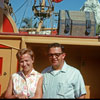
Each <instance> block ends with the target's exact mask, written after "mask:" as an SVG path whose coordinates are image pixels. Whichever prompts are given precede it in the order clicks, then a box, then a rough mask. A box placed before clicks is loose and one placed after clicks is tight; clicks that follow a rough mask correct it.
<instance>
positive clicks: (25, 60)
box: [20, 54, 34, 72]
mask: <svg viewBox="0 0 100 100" xmlns="http://www.w3.org/2000/svg"><path fill="white" fill-rule="evenodd" d="M33 62H34V61H33V59H32V58H31V56H30V55H29V54H24V55H22V57H21V60H20V66H21V67H22V68H23V71H24V72H30V71H31V70H32V68H33Z"/></svg>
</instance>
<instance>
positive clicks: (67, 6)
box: [10, 0, 86, 27]
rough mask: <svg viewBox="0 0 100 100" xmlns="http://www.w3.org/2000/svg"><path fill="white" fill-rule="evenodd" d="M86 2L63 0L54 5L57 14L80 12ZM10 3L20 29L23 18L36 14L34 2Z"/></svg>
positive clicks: (29, 0) (11, 1)
mask: <svg viewBox="0 0 100 100" xmlns="http://www.w3.org/2000/svg"><path fill="white" fill-rule="evenodd" d="M25 1H28V2H27V3H26V4H25V5H24V6H22V5H23V3H24V2H25ZM37 1H39V0H37ZM85 1H86V0H63V1H62V2H60V3H55V4H54V5H55V10H54V11H55V12H59V10H70V11H74V10H75V11H79V10H80V8H81V7H82V6H83V4H84V3H85ZM10 3H11V5H12V7H13V11H14V13H15V15H13V19H14V21H15V22H16V24H17V26H18V27H20V22H21V20H22V18H23V17H30V16H32V15H33V14H34V12H32V6H33V3H34V0H10ZM15 16H16V17H15Z"/></svg>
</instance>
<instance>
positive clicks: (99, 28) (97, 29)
mask: <svg viewBox="0 0 100 100" xmlns="http://www.w3.org/2000/svg"><path fill="white" fill-rule="evenodd" d="M96 34H97V35H98V34H100V24H98V25H96Z"/></svg>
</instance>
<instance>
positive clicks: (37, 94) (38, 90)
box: [33, 76, 43, 98]
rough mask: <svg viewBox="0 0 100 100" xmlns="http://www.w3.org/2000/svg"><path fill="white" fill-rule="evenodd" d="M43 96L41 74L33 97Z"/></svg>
mask: <svg viewBox="0 0 100 100" xmlns="http://www.w3.org/2000/svg"><path fill="white" fill-rule="evenodd" d="M42 96H43V76H42V77H41V78H40V79H39V81H38V84H37V89H36V93H35V96H34V97H33V98H42Z"/></svg>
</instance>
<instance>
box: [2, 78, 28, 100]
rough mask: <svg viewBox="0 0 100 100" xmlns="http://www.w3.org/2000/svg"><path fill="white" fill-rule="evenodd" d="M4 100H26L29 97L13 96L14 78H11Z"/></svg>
mask: <svg viewBox="0 0 100 100" xmlns="http://www.w3.org/2000/svg"><path fill="white" fill-rule="evenodd" d="M4 98H7V99H16V98H19V99H20V98H23V99H25V98H28V97H27V96H26V95H24V94H13V82H12V77H11V78H10V80H9V84H8V87H7V90H6V93H5V96H4Z"/></svg>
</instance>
